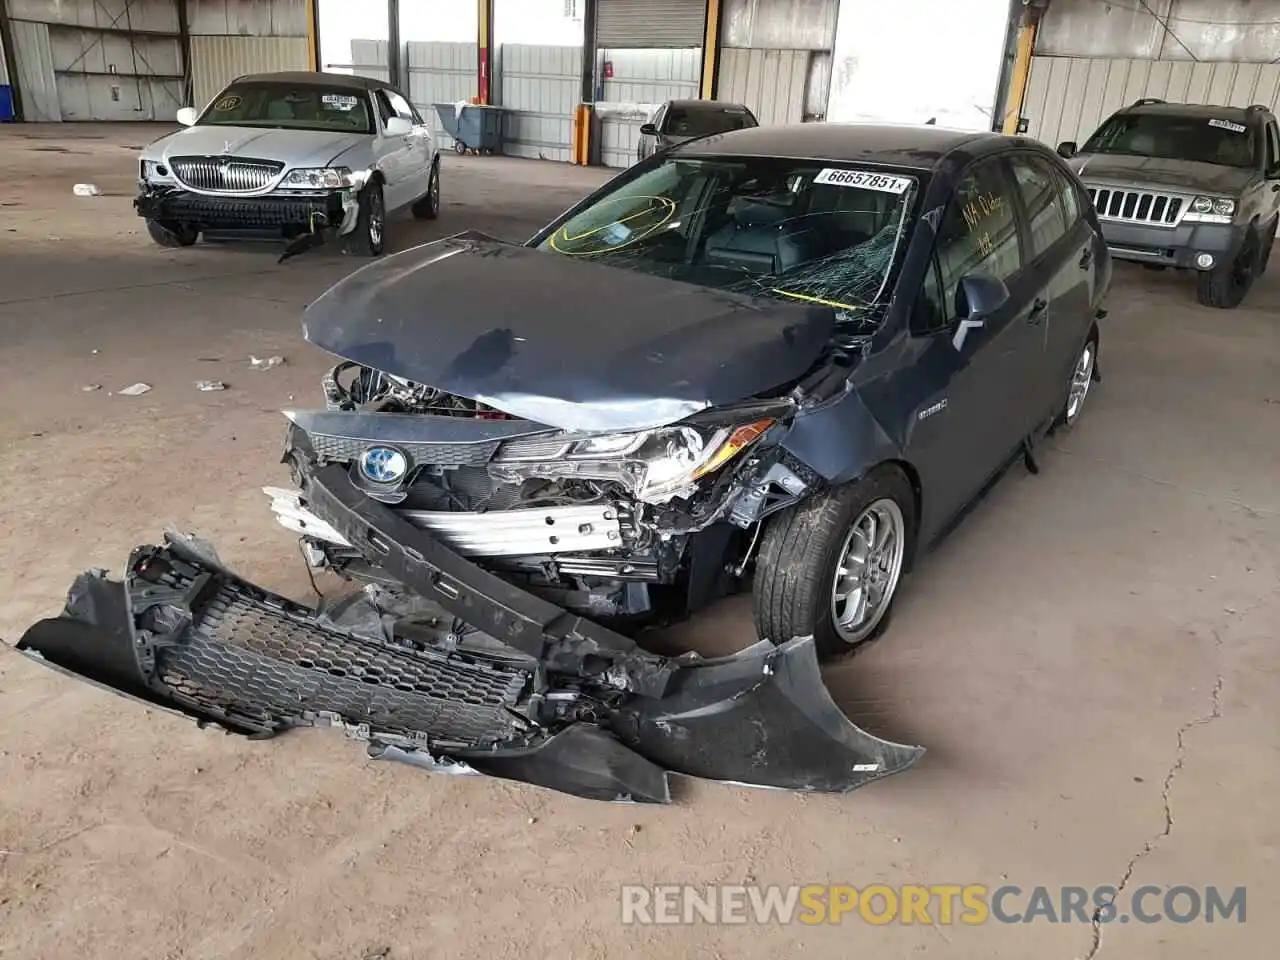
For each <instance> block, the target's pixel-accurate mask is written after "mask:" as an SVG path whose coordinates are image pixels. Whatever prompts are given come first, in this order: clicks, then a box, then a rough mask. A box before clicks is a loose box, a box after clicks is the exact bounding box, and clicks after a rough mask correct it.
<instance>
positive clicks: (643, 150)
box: [636, 100, 760, 160]
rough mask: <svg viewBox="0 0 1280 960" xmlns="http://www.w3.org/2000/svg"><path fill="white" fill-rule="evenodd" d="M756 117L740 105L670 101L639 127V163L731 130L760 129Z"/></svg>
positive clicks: (710, 101) (707, 101) (637, 152)
mask: <svg viewBox="0 0 1280 960" xmlns="http://www.w3.org/2000/svg"><path fill="white" fill-rule="evenodd" d="M758 126H760V124H759V123H758V122H757V121H756V117H755V114H754V113H752V112H751V111H750V110H748V109H747V108H746V106H744V105H743V104H741V103H723V102H721V101H719V100H668V101H667V102H666V103H664V104H662V106H660V107H658V109H657V110H655V111H654V114H653V119H652V120H651V121H650V122H648V123H646V124H644V125H642V126H641V127H640V143H639V144H638V145H637V147H636V159H637V160H643V159H644V158H645V157H647V156H650V155H652V154H654V153H657V152H658V151H660V150H666V149H668V148H669V147H674V146H677V145H678V144H681V143H688V142H689V141H690V140H694V139H696V138H698V137H707V136H710V135H712V134H714V133H727V132H729V131H730V130H745V129H747V128H748V127H758Z"/></svg>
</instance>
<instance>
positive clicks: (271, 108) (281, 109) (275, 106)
mask: <svg viewBox="0 0 1280 960" xmlns="http://www.w3.org/2000/svg"><path fill="white" fill-rule="evenodd" d="M267 119H268V120H296V119H298V118H297V115H296V114H295V113H294V110H293V104H292V103H290V102H289V101H288V100H272V101H271V102H270V103H268V104H267Z"/></svg>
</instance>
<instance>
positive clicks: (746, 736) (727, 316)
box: [21, 125, 1110, 802]
mask: <svg viewBox="0 0 1280 960" xmlns="http://www.w3.org/2000/svg"><path fill="white" fill-rule="evenodd" d="M783 152H785V153H786V154H791V155H795V156H796V157H799V158H798V159H796V158H793V157H791V156H780V155H779V154H780V153H783ZM1046 210H1048V211H1050V212H1051V213H1052V215H1053V218H1054V219H1052V220H1049V221H1047V220H1046V219H1045V216H1044V213H1045V211H1046ZM1068 211H1070V212H1068ZM1109 279H1110V266H1109V261H1108V260H1107V255H1106V249H1105V246H1103V244H1102V241H1101V236H1100V231H1099V230H1098V228H1097V222H1096V219H1094V217H1093V214H1092V212H1091V208H1090V207H1089V206H1088V205H1087V203H1084V202H1083V197H1082V194H1081V193H1080V186H1079V184H1078V182H1077V181H1076V180H1075V179H1074V177H1072V176H1071V175H1070V174H1069V172H1067V171H1066V169H1065V167H1063V166H1062V164H1061V163H1060V161H1058V160H1057V158H1055V157H1054V156H1053V154H1051V153H1050V152H1049V151H1047V150H1045V149H1044V148H1043V147H1041V146H1039V145H1036V144H1033V143H1031V142H1030V141H1020V140H1014V139H1009V138H1002V137H996V136H990V135H980V134H979V135H974V134H962V133H956V132H950V131H944V130H939V129H936V128H932V127H926V128H909V127H855V128H844V127H835V126H827V125H806V126H803V127H799V128H792V129H786V130H778V129H767V128H766V129H755V130H747V131H740V132H735V133H731V134H728V135H724V136H717V137H711V138H707V139H703V140H698V141H694V142H692V143H689V144H686V145H682V146H680V147H677V148H675V149H673V150H671V151H670V152H667V153H664V154H662V155H661V156H660V157H655V158H651V159H649V160H646V161H644V162H642V163H640V164H637V165H636V166H635V167H633V168H632V169H631V170H629V171H627V172H626V173H624V174H622V175H621V176H619V177H618V178H616V179H615V180H613V181H612V182H610V183H609V184H607V185H606V186H605V187H603V188H602V189H601V190H599V191H597V192H596V193H595V194H593V195H592V196H590V197H588V198H587V199H586V200H584V201H583V202H582V203H580V204H579V205H578V206H576V207H575V208H573V209H572V210H570V211H568V212H567V213H566V214H565V215H564V216H562V217H561V218H559V219H557V220H556V221H555V222H553V223H552V224H550V225H549V226H548V227H546V228H545V229H544V230H542V231H541V232H540V233H539V234H538V235H537V236H535V237H534V238H533V239H532V240H531V241H530V242H529V243H528V244H526V245H523V246H521V245H513V244H509V243H505V242H502V241H499V240H496V239H493V238H491V237H487V236H483V235H479V234H462V235H459V236H455V237H451V238H448V239H445V240H441V241H438V242H436V243H432V244H427V245H425V246H422V247H418V248H415V249H413V250H409V251H406V252H404V253H401V254H398V255H396V256H393V257H389V258H387V259H385V260H382V261H380V262H378V263H375V264H372V265H370V266H368V267H365V268H364V269H362V270H360V271H358V272H356V273H355V274H353V275H352V276H350V277H348V278H347V279H345V280H343V281H342V282H340V283H338V284H337V285H336V286H334V287H333V288H332V289H331V290H329V291H328V292H326V293H325V294H324V295H323V296H321V297H320V298H319V299H318V300H317V301H316V302H315V303H314V304H312V306H311V307H310V308H308V310H307V313H306V317H305V321H304V329H305V334H306V337H307V339H308V340H309V341H310V342H311V343H313V344H315V345H316V346H318V347H321V348H323V349H324V350H327V351H329V352H330V353H332V354H334V355H336V357H338V358H340V360H341V362H340V363H338V364H337V366H336V367H334V369H333V370H332V371H331V372H330V373H329V374H328V375H327V376H326V377H325V379H324V383H323V392H324V398H325V405H324V408H323V409H315V410H299V411H291V412H289V413H288V414H287V416H288V417H289V419H290V421H291V424H290V427H289V429H288V435H287V439H286V443H285V450H284V461H285V463H286V464H288V466H289V468H290V470H291V473H292V479H293V482H294V483H293V486H292V487H288V488H285V487H273V488H269V489H268V491H267V493H268V494H269V496H270V498H271V506H272V509H273V511H274V512H275V515H276V518H277V520H278V521H279V522H280V523H281V524H283V525H284V526H285V527H287V528H288V529H290V530H291V531H294V532H295V533H297V534H298V535H299V537H300V538H301V543H302V547H303V552H304V554H305V556H306V558H307V560H308V562H309V563H310V564H311V565H312V566H313V567H316V568H324V569H328V570H331V571H333V572H335V573H337V574H340V575H342V576H344V577H347V578H350V579H352V580H355V581H358V582H361V583H363V584H364V588H363V589H362V590H360V591H357V592H355V593H354V594H352V595H351V596H349V597H347V598H345V599H343V600H341V601H338V602H337V603H334V604H325V605H322V607H321V608H320V609H319V610H315V609H310V608H307V607H303V606H300V605H297V604H295V603H292V602H290V601H288V600H286V599H284V598H281V597H279V596H275V595H273V594H271V593H269V592H267V591H265V590H263V589H262V588H260V587H256V586H254V585H252V584H249V583H246V582H244V581H243V580H241V579H240V578H238V577H237V576H235V575H234V574H233V573H231V572H230V571H228V570H227V569H225V568H224V567H223V566H222V564H221V563H220V562H219V561H218V559H217V557H216V556H215V555H214V554H213V553H212V551H211V550H210V549H209V548H207V547H206V546H204V545H202V544H199V543H197V542H195V541H192V540H189V539H187V538H184V537H180V536H171V537H170V538H169V539H168V540H167V542H166V543H165V544H164V545H162V546H159V547H142V548H139V549H138V550H137V551H136V552H135V554H134V555H133V556H132V557H131V558H130V560H129V563H128V567H127V570H126V577H125V580H124V582H122V583H117V582H114V581H112V580H110V579H108V578H107V577H106V576H105V575H104V574H102V573H101V572H90V573H87V574H85V575H83V576H82V577H81V578H80V579H79V580H78V581H77V582H76V584H75V586H74V587H73V589H72V593H71V596H70V598H69V602H68V606H67V609H66V611H65V612H64V614H63V615H62V616H61V617H58V618H55V619H52V620H46V621H42V622H41V623H39V624H36V625H35V626H34V627H32V628H31V630H30V631H28V633H27V635H26V636H25V637H24V638H23V640H22V644H21V646H22V647H23V648H24V649H25V650H27V651H28V652H30V653H32V654H33V655H36V656H39V657H42V658H43V659H44V660H45V661H46V662H48V663H51V664H53V665H55V666H57V667H59V668H61V669H63V670H66V671H69V672H71V673H73V674H75V675H78V676H82V677H85V678H87V679H90V680H93V681H95V682H97V683H100V684H104V685H106V686H108V687H110V688H112V689H116V690H119V691H122V692H125V693H127V694H130V695H132V696H135V697H138V698H140V699H142V700H145V701H148V702H151V703H155V704H160V705H164V706H168V707H171V708H173V709H176V710H179V711H181V712H183V713H185V714H188V715H190V716H194V717H196V718H197V719H200V720H202V721H209V722H215V723H217V724H219V725H221V726H223V727H226V728H228V729H232V730H236V731H239V732H243V733H246V734H251V735H270V734H273V733H275V732H277V731H280V730H283V729H286V728H288V727H290V726H296V725H300V724H311V725H317V724H320V725H333V726H340V727H342V728H344V729H347V730H348V731H350V732H353V733H354V734H355V735H357V736H359V737H362V738H364V739H366V740H368V741H369V742H370V750H371V752H372V753H373V754H374V755H376V756H382V757H389V758H394V759H398V760H403V761H406V762H410V763H415V764H418V765H420V766H423V767H426V768H429V769H433V770H447V771H451V772H479V773H487V774H491V775H495V776H502V777H508V778H511V779H516V780H523V781H527V782H531V783H537V784H542V785H545V786H549V787H553V788H556V789H560V790H565V791H568V792H571V793H575V794H578V795H581V796H586V797H593V798H598V799H606V800H619V799H628V800H633V801H648V802H664V801H666V800H667V799H668V798H669V793H668V785H667V777H668V773H669V772H676V773H682V774H687V775H691V776H696V777H704V778H709V779H715V780H723V781H732V782H739V783H746V784H752V785H757V786H768V787H779V788H787V789H794V790H810V791H846V790H850V789H853V788H855V787H858V786H861V785H863V784H866V783H868V782H870V781H872V780H875V779H878V778H881V777H884V776H887V775H890V774H893V773H896V772H899V771H901V770H903V769H905V768H906V767H908V766H909V765H910V764H911V763H913V762H914V761H915V760H916V759H917V758H918V757H919V756H920V754H921V753H922V752H923V751H922V749H921V748H920V747H917V746H911V745H904V744H898V743H892V742H888V741H886V740H882V739H879V738H877V737H875V736H873V735H872V734H869V733H867V732H865V731H862V730H860V729H859V728H857V727H856V726H854V725H853V724H852V723H850V722H849V720H848V719H847V718H846V717H845V716H844V715H843V714H842V713H841V711H840V710H839V708H838V707H837V706H836V705H835V703H834V702H833V701H832V699H831V697H830V695H829V694H828V692H827V690H826V688H825V687H824V686H823V684H822V680H821V677H820V674H819V671H818V662H819V658H820V657H825V656H835V655H839V654H841V653H844V652H847V651H849V650H851V649H853V648H855V647H856V646H857V645H859V644H862V643H864V642H866V641H867V640H868V639H870V638H872V637H874V636H875V635H876V634H877V633H879V632H880V631H882V630H883V629H884V628H885V626H886V624H887V623H888V618H889V613H890V611H891V606H892V602H893V599H894V596H895V594H896V592H897V589H898V587H899V584H900V582H901V579H902V576H903V573H904V571H905V570H906V569H907V568H908V566H909V565H910V563H911V562H912V560H913V558H914V557H915V556H916V555H917V554H918V553H919V552H920V551H921V550H922V549H923V548H924V547H925V546H927V545H928V544H929V543H930V542H932V541H933V540H934V539H936V538H937V537H938V536H940V535H941V534H942V533H943V532H944V531H945V530H946V528H947V527H948V526H949V525H950V524H951V523H952V522H953V521H954V520H955V519H956V518H957V517H958V516H959V515H960V514H961V513H962V511H963V509H964V508H965V507H966V506H967V505H968V504H969V503H970V502H971V501H973V500H974V499H975V498H976V497H977V496H978V495H979V493H980V492H981V490H982V489H983V488H984V487H985V486H986V485H987V484H988V483H989V481H990V480H991V479H992V478H993V477H994V476H995V475H997V474H998V473H999V472H1000V470H1001V469H1002V468H1003V467H1004V466H1005V465H1007V464H1008V463H1009V462H1010V461H1012V460H1014V459H1017V458H1022V459H1024V460H1025V461H1026V462H1027V464H1028V466H1032V467H1034V464H1035V460H1034V451H1035V446H1036V444H1038V442H1039V441H1040V439H1041V438H1042V437H1043V436H1044V435H1045V433H1046V432H1047V431H1049V430H1050V429H1053V428H1054V427H1056V426H1062V425H1068V426H1069V425H1072V424H1074V423H1075V422H1076V420H1077V419H1078V417H1079V415H1080V412H1081V410H1082V408H1083V404H1084V401H1085V398H1086V396H1087V394H1088V390H1089V386H1090V383H1091V382H1092V381H1093V380H1095V379H1096V378H1097V367H1096V363H1095V360H1096V356H1097V344H1098V328H1097V325H1096V322H1095V319H1096V317H1097V316H1099V315H1100V311H1099V309H1098V304H1099V302H1100V300H1101V297H1102V295H1103V293H1104V292H1105V290H1106V287H1107V284H1108V282H1109ZM741 590H750V591H751V592H752V593H753V594H754V599H755V619H756V627H757V633H758V638H756V639H755V642H749V643H748V644H746V645H745V648H744V649H742V650H741V651H740V652H738V653H736V654H733V655H730V656H726V657H720V658H714V659H707V658H700V657H697V656H694V655H685V656H682V657H667V656H661V655H658V654H655V653H652V652H650V651H649V650H647V649H646V648H645V646H644V641H645V638H646V635H647V631H648V630H649V629H650V628H651V627H653V626H654V625H660V624H662V623H666V622H670V621H671V620H672V619H675V618H679V617H682V616H685V615H687V614H690V613H693V612H696V611H698V610H700V609H702V608H704V607H706V606H707V605H708V604H710V603H712V602H713V601H715V600H716V599H718V598H720V597H723V596H725V595H728V594H731V593H734V592H737V591H741Z"/></svg>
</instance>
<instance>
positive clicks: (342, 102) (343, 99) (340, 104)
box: [320, 93, 360, 110]
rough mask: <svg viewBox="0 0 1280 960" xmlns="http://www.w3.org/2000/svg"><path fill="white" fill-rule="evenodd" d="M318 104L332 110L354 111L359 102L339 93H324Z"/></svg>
mask: <svg viewBox="0 0 1280 960" xmlns="http://www.w3.org/2000/svg"><path fill="white" fill-rule="evenodd" d="M320 102H321V103H323V104H324V105H325V106H326V107H329V108H330V109H332V110H354V109H355V108H356V104H357V103H359V102H360V101H359V100H357V99H356V98H355V97H351V96H347V95H345V94H341V93H326V94H324V95H322V96H321V97H320Z"/></svg>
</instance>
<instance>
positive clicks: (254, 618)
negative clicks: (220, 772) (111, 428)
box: [18, 540, 923, 803]
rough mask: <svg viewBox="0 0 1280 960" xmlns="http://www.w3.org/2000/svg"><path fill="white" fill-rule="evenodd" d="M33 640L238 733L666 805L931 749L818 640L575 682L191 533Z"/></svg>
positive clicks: (123, 689)
mask: <svg viewBox="0 0 1280 960" xmlns="http://www.w3.org/2000/svg"><path fill="white" fill-rule="evenodd" d="M18 649H19V650H22V651H23V652H24V653H26V654H27V655H29V656H33V657H35V658H37V659H38V660H40V661H41V662H43V663H45V664H46V665H49V666H51V667H54V668H56V669H58V670H59V671H61V672H63V673H65V674H68V675H71V676H74V677H78V678H80V679H83V680H86V681H89V682H91V683H93V684H95V685H97V686H100V687H103V688H106V689H108V690H111V691H113V692H116V693H120V694H123V695H125V696H128V697H130V698H133V699H135V700H140V701H143V702H145V703H147V704H151V705H155V706H158V707H162V708H165V709H168V710H171V711H174V712H178V713H181V714H184V715H186V716H188V717H192V718H194V719H196V720H197V721H199V722H202V723H216V724H217V725H219V726H220V727H222V728H224V729H227V730H231V731H233V732H236V733H240V734H245V735H248V736H255V737H269V736H272V735H274V734H276V733H279V732H281V731H283V730H286V729H288V728H290V727H295V726H324V727H341V728H344V729H346V730H347V731H348V732H350V733H352V734H354V735H355V736H356V737H358V738H359V739H363V740H366V741H368V742H369V744H370V752H371V753H372V754H373V755H374V756H382V757H387V758H390V759H399V760H403V761H405V762H408V763H412V764H414V765H415V766H419V767H427V768H429V769H435V770H449V771H451V772H458V771H459V770H466V771H468V772H479V773H485V774H489V775H492V776H498V777H503V778H507V779H512V780H519V781H522V782H526V783H532V784H538V785H541V786H546V787H550V788H552V789H556V790H561V791H564V792H567V793H572V794H574V795H576V796H581V797H587V798H591V799H600V800H627V801H634V802H655V803H663V802H666V801H667V800H668V799H669V792H668V789H667V774H668V772H675V773H683V774H688V775H692V776H697V777H704V778H708V779H715V780H724V781H730V782H736V783H743V784H747V785H753V786H769V787H780V788H784V789H793V790H805V791H824V792H841V791H847V790H852V789H855V788H856V787H859V786H862V785H863V784H865V783H868V782H870V781H872V780H875V779H878V778H880V777H884V776H888V775H889V774H892V773H896V772H898V771H900V770H903V769H905V768H906V767H907V766H909V765H910V764H911V763H913V762H914V761H915V760H916V758H918V757H919V756H920V754H921V753H923V750H922V749H921V748H919V747H910V746H904V745H901V744H894V743H888V742H886V741H883V740H879V739H877V738H875V737H873V736H870V735H869V734H867V733H865V732H864V731H862V730H860V729H858V728H857V727H855V726H854V725H853V724H851V723H850V722H849V721H848V719H847V718H845V716H844V715H843V714H842V713H841V712H840V710H839V709H838V708H837V707H836V705H835V703H834V702H832V700H831V698H830V695H829V694H828V692H827V690H826V688H825V687H824V686H823V684H822V680H821V677H820V676H819V673H818V666H817V658H816V655H815V653H814V649H813V641H812V639H811V638H798V639H795V640H792V641H790V642H788V643H785V644H783V645H781V646H779V647H774V646H772V645H771V644H768V643H760V644H757V645H756V646H754V647H752V648H750V649H748V650H744V651H742V652H741V653H738V654H735V655H733V656H729V657H724V658H719V659H715V660H697V659H693V660H680V661H674V660H663V659H662V658H657V657H654V658H653V659H654V660H656V661H659V662H660V663H662V664H663V665H664V666H665V668H666V669H667V670H668V671H669V676H670V678H671V680H670V683H669V691H670V692H669V695H668V696H666V697H664V698H661V699H656V698H653V697H646V696H637V695H634V694H619V693H618V692H617V691H616V690H615V689H613V688H611V687H608V686H604V685H601V686H593V685H592V684H591V683H590V682H587V681H583V680H581V679H578V680H573V681H571V683H570V686H569V688H566V687H564V686H562V685H561V681H558V680H557V679H556V678H555V677H554V676H551V675H549V674H548V672H547V670H546V668H545V664H534V663H531V662H529V661H527V660H523V659H519V658H509V657H505V656H501V655H487V654H482V653H478V652H465V653H464V652H462V651H455V652H452V653H446V652H442V651H438V650H432V649H427V650H423V649H417V648H412V647H410V646H408V645H407V644H402V643H401V642H400V641H398V640H394V639H393V640H385V639H378V640H376V639H372V638H366V637H362V636H358V635H355V634H353V633H352V632H350V631H349V630H347V629H344V628H342V627H338V626H336V625H335V624H334V622H333V621H329V620H326V619H323V618H322V617H321V616H320V615H319V614H317V612H316V611H314V610H311V609H309V608H306V607H303V606H300V605H298V604H295V603H292V602H291V601H289V600H287V599H285V598H283V597H280V596H277V595H275V594H272V593H269V592H267V591H265V590H262V589H261V588H259V587H256V586H253V585H252V584H249V583H246V582H245V581H243V580H241V579H239V578H238V577H236V576H235V575H234V574H232V573H230V572H229V571H227V570H225V569H224V568H223V567H221V565H220V564H218V563H217V562H216V560H215V559H210V558H209V557H207V556H204V555H202V554H200V553H199V552H198V551H193V550H191V549H190V548H189V547H188V546H187V545H185V544H184V542H182V541H173V540H170V541H169V543H168V544H167V545H166V546H165V547H140V548H138V550H136V551H135V552H134V554H133V555H132V556H131V558H130V561H129V566H128V570H127V575H126V579H125V582H124V583H115V582H112V581H110V580H108V579H107V578H106V576H105V575H104V573H103V572H102V571H90V572H88V573H85V574H82V575H81V576H80V577H79V578H78V579H77V580H76V582H75V583H74V585H73V586H72V588H71V591H70V593H69V595H68V600H67V605H66V609H65V611H64V612H63V614H62V616H60V617H56V618H53V619H50V620H43V621H41V622H39V623H37V624H35V625H34V626H32V627H31V628H30V629H29V630H28V631H27V632H26V634H25V635H24V636H23V638H22V640H21V641H20V642H19V644H18ZM566 689H572V690H575V691H581V692H584V693H585V694H586V695H587V696H588V698H593V702H594V703H595V707H593V708H592V711H591V713H590V714H589V715H578V714H575V715H572V716H569V717H563V718H562V717H559V716H558V715H557V716H556V717H555V718H551V719H549V718H547V717H546V716H544V715H543V714H542V713H541V712H540V711H538V710H537V709H536V708H535V706H534V704H535V703H536V701H537V700H538V697H539V696H540V695H544V694H546V695H548V696H549V695H550V694H552V693H556V692H558V691H559V692H563V691H565V690H566Z"/></svg>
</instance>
